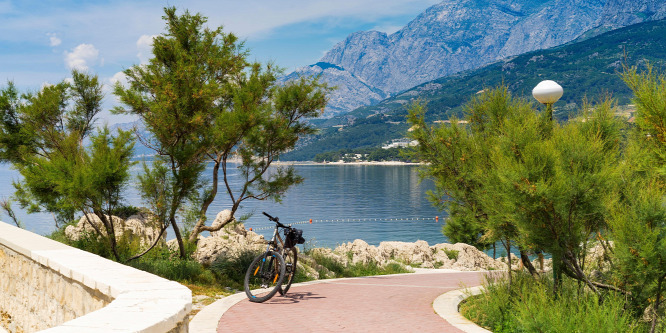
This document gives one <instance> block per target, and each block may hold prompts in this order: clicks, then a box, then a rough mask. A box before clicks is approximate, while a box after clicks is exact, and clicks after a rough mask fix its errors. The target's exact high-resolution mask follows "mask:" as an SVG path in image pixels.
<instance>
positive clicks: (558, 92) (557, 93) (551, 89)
mask: <svg viewBox="0 0 666 333" xmlns="http://www.w3.org/2000/svg"><path fill="white" fill-rule="evenodd" d="M563 93H564V90H563V89H562V86H560V85H559V84H557V83H556V82H555V81H551V80H545V81H541V82H539V84H537V85H536V87H534V89H532V96H534V98H536V100H537V101H539V103H541V104H545V105H546V111H548V116H549V117H550V120H553V103H555V102H557V101H558V100H559V99H560V97H562V94H563Z"/></svg>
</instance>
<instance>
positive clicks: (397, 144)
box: [382, 138, 419, 149]
mask: <svg viewBox="0 0 666 333" xmlns="http://www.w3.org/2000/svg"><path fill="white" fill-rule="evenodd" d="M418 145H419V142H418V141H416V140H410V139H408V138H401V139H395V140H391V142H389V143H387V144H385V145H383V146H382V149H391V148H407V147H413V146H418Z"/></svg>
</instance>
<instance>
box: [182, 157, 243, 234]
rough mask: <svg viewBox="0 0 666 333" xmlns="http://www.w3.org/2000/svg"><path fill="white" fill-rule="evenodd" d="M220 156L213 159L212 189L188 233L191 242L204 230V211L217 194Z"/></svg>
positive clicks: (205, 211) (206, 210)
mask: <svg viewBox="0 0 666 333" xmlns="http://www.w3.org/2000/svg"><path fill="white" fill-rule="evenodd" d="M221 158H222V155H219V156H217V158H216V159H215V160H214V161H215V165H214V166H213V184H212V189H211V192H210V195H209V196H208V198H206V200H205V201H204V202H203V204H202V205H201V211H200V212H199V220H198V221H197V223H196V224H195V225H194V228H193V229H192V233H191V234H190V238H189V241H190V242H192V243H194V242H196V241H197V239H198V237H199V234H200V233H201V232H203V231H204V230H202V227H203V226H204V225H205V221H206V213H207V212H208V207H209V206H210V204H211V203H213V200H215V196H217V182H218V173H219V171H220V160H221ZM232 216H233V215H232Z"/></svg>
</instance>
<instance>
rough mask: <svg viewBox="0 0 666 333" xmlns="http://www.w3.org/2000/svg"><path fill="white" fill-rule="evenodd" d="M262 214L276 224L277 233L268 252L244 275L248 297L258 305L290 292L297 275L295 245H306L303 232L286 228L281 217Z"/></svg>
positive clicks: (258, 257) (267, 249)
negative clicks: (276, 295) (282, 230)
mask: <svg viewBox="0 0 666 333" xmlns="http://www.w3.org/2000/svg"><path fill="white" fill-rule="evenodd" d="M263 214H264V215H266V217H268V219H269V220H270V221H273V222H275V231H274V232H273V237H272V238H271V240H269V241H268V246H267V248H266V252H264V253H262V254H260V255H259V256H257V257H256V258H254V260H253V261H252V263H251V264H250V267H248V268H247V272H246V273H245V294H246V295H247V297H248V299H249V300H250V301H251V302H256V303H261V302H265V301H267V300H269V299H271V297H273V296H274V295H275V294H276V293H277V292H279V293H280V295H284V294H286V293H287V291H288V290H289V288H290V287H291V283H292V281H293V280H294V276H295V275H296V265H297V263H298V250H297V248H296V244H303V243H304V242H305V239H304V238H303V230H300V229H296V228H293V227H291V226H287V225H284V224H282V223H280V220H279V218H277V217H272V216H270V215H268V214H267V213H266V212H263ZM280 228H282V229H284V236H285V239H284V240H282V237H280V232H279V230H280ZM284 279H286V281H285V280H284ZM283 283H284V285H283Z"/></svg>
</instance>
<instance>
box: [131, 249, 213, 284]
mask: <svg viewBox="0 0 666 333" xmlns="http://www.w3.org/2000/svg"><path fill="white" fill-rule="evenodd" d="M127 265H129V266H132V267H134V268H136V269H140V270H142V271H145V272H148V273H151V274H155V275H158V276H161V277H163V278H165V279H169V280H173V281H179V282H183V283H199V284H211V283H215V281H216V279H215V275H214V274H213V273H212V272H211V271H208V270H206V269H205V268H204V267H203V265H201V264H200V263H198V262H197V261H195V260H192V259H180V258H178V257H177V256H174V257H173V258H166V259H163V258H140V259H137V260H133V261H130V262H129V263H127Z"/></svg>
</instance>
